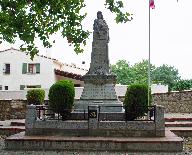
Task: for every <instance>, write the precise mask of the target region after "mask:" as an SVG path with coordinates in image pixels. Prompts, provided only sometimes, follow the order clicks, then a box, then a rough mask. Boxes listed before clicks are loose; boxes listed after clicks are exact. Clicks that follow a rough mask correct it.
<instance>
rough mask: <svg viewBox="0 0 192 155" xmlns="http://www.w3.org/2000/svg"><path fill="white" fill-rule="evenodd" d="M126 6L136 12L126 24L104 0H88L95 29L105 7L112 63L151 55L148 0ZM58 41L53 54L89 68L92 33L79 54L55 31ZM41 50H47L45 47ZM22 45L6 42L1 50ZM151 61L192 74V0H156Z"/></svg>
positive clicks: (89, 23)
mask: <svg viewBox="0 0 192 155" xmlns="http://www.w3.org/2000/svg"><path fill="white" fill-rule="evenodd" d="M123 1H124V2H125V9H126V10H127V11H128V12H130V13H132V14H133V20H132V21H131V22H127V23H126V24H116V23H115V21H114V18H115V16H114V15H113V14H111V13H110V11H108V10H107V9H105V7H104V0H85V3H86V5H87V6H86V8H85V9H84V11H86V12H87V13H88V15H87V18H86V19H85V20H84V24H83V25H84V28H85V29H87V30H89V31H92V26H93V21H94V19H95V18H96V13H97V11H99V10H100V11H102V12H103V16H104V19H105V20H106V22H107V24H108V26H109V34H110V42H109V59H110V62H111V63H112V64H114V63H116V62H117V61H118V60H120V59H125V60H127V61H129V62H130V64H134V63H136V62H139V61H141V60H142V59H148V51H149V48H148V41H149V35H148V34H149V31H148V29H149V28H148V27H149V25H148V21H149V13H148V0H123ZM54 38H55V39H56V44H55V45H54V47H53V48H52V49H51V51H52V57H54V58H56V59H59V60H60V61H62V62H66V63H76V64H77V65H78V66H82V64H81V62H82V61H85V62H86V64H85V65H84V67H86V68H88V66H89V64H90V55H91V43H92V35H90V38H89V40H88V42H87V46H86V47H85V52H84V53H83V54H79V55H76V54H75V53H74V52H73V48H72V47H70V46H68V43H67V41H66V39H62V38H61V37H60V36H59V35H55V36H54ZM37 45H38V46H39V47H40V49H41V54H46V50H47V49H44V48H42V47H41V46H40V45H39V44H38V43H37ZM11 46H12V47H15V48H18V47H19V42H17V43H16V44H15V45H8V44H7V43H3V44H1V45H0V50H2V49H5V48H9V47H11ZM151 63H152V64H155V65H156V66H160V65H162V64H168V65H171V66H174V67H175V68H177V69H178V70H179V73H180V75H181V77H182V78H184V79H186V78H188V79H190V78H192V0H178V3H177V0H155V9H153V10H151Z"/></svg>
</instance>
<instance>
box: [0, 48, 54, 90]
mask: <svg viewBox="0 0 192 155" xmlns="http://www.w3.org/2000/svg"><path fill="white" fill-rule="evenodd" d="M5 63H9V64H10V74H4V70H3V69H4V64H5ZM23 63H27V64H29V63H31V64H36V63H40V73H39V74H37V73H35V74H31V73H26V74H23V73H22V65H23ZM54 82H55V73H54V65H53V60H51V59H48V58H44V57H41V56H35V57H34V60H33V61H32V60H31V59H30V56H29V55H26V54H25V53H24V52H21V51H18V50H15V49H10V50H7V51H3V52H0V86H2V90H5V86H8V90H10V91H18V90H20V85H25V86H30V85H41V88H45V89H48V88H49V87H50V86H51V85H52V84H53V83H54Z"/></svg>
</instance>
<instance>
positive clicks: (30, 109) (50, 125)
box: [25, 105, 165, 137]
mask: <svg viewBox="0 0 192 155" xmlns="http://www.w3.org/2000/svg"><path fill="white" fill-rule="evenodd" d="M92 107H94V108H95V110H96V109H97V112H95V111H94V112H95V113H96V117H94V118H91V117H90V118H89V119H88V120H84V121H77V120H70V121H61V120H46V119H45V120H39V119H38V116H37V111H36V106H35V105H29V106H27V114H26V120H25V129H26V135H68V136H104V137H107V136H115V137H163V136H165V119H164V108H163V107H161V106H156V107H155V108H156V109H155V114H154V116H155V118H154V119H155V121H98V115H97V114H98V107H97V106H92Z"/></svg>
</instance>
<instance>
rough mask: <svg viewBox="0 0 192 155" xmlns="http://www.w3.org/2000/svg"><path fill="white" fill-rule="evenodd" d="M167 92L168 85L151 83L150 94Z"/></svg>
mask: <svg viewBox="0 0 192 155" xmlns="http://www.w3.org/2000/svg"><path fill="white" fill-rule="evenodd" d="M167 92H168V85H162V84H152V85H151V94H155V93H167Z"/></svg>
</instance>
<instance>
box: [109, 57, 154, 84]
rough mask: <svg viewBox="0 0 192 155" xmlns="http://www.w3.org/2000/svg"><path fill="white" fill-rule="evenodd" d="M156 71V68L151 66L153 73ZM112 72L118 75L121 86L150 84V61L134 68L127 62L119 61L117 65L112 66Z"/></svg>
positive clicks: (137, 64)
mask: <svg viewBox="0 0 192 155" xmlns="http://www.w3.org/2000/svg"><path fill="white" fill-rule="evenodd" d="M154 69H155V66H154V65H152V64H151V72H153V70H154ZM111 71H112V73H114V74H116V75H117V82H118V83H120V84H126V85H130V84H133V83H140V84H144V83H145V84H148V60H142V61H141V62H139V63H136V64H134V65H133V66H131V65H130V64H129V62H127V61H126V60H119V61H118V62H117V63H116V64H114V65H112V67H111ZM151 74H152V73H151Z"/></svg>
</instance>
